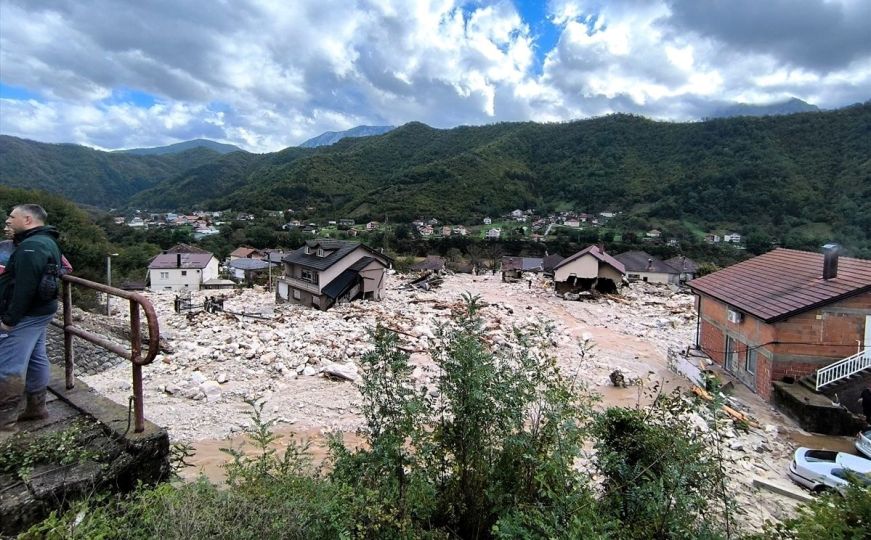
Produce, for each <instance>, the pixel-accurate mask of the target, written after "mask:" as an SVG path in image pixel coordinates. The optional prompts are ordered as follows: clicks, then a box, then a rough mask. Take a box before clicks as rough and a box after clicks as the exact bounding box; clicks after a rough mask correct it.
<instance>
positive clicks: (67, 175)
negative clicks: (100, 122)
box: [0, 102, 871, 252]
mask: <svg viewBox="0 0 871 540" xmlns="http://www.w3.org/2000/svg"><path fill="white" fill-rule="evenodd" d="M6 139H9V138H6ZM16 141H17V140H16ZM5 144H6V145H7V146H8V145H9V143H5ZM42 146H43V147H44V146H51V147H52V148H53V149H54V151H55V154H57V155H58V156H61V157H62V156H64V155H65V153H72V152H73V151H72V150H68V149H65V148H64V147H63V146H58V145H42ZM40 148H42V147H40ZM74 148H75V147H74ZM10 152H11V151H9V150H4V151H3V154H0V174H2V175H3V180H4V183H8V181H7V180H6V178H7V173H6V170H5V169H6V168H7V165H6V163H8V162H9V161H10V158H8V157H5V154H8V153H10ZM78 152H80V153H81V152H84V156H85V157H87V159H85V158H84V157H78V158H77V160H74V159H72V158H69V157H67V158H66V161H64V162H63V163H65V164H69V167H68V168H67V167H62V166H61V165H60V162H61V161H62V160H61V157H58V156H52V155H49V153H48V152H47V151H46V152H43V154H41V155H36V156H33V157H31V158H30V159H28V160H25V161H28V162H30V167H31V169H34V170H36V171H37V172H39V173H40V174H39V176H36V175H33V177H34V178H43V179H44V180H43V182H44V183H45V185H43V186H40V187H42V188H44V189H48V190H52V191H57V192H61V193H64V194H65V195H66V196H68V197H70V198H72V199H74V200H77V201H79V202H92V203H97V204H99V203H98V202H97V201H99V200H100V198H98V197H97V198H95V197H92V198H91V200H87V201H86V200H84V199H83V196H82V193H88V194H90V192H91V191H95V192H96V191H99V190H102V191H103V192H104V193H105V194H106V195H105V196H104V199H103V200H116V199H115V198H113V197H114V196H116V195H117V194H119V193H120V192H122V191H123V190H122V188H124V190H126V191H124V192H125V193H134V192H138V194H137V195H135V196H133V197H132V198H131V199H130V201H129V204H130V205H131V206H136V207H139V208H144V207H147V208H152V209H177V208H178V209H180V208H193V207H200V208H215V209H221V208H235V209H239V210H256V209H262V208H267V209H276V208H295V209H300V208H312V209H313V210H312V211H309V212H308V213H307V215H309V216H311V217H312V218H316V217H324V218H325V217H330V218H337V217H352V218H355V219H358V221H360V220H366V219H370V218H374V219H379V220H381V219H383V218H384V216H385V215H387V216H389V219H390V221H392V222H397V221H407V220H410V219H413V218H415V217H419V216H435V217H438V218H439V219H442V220H446V221H448V222H466V223H469V222H473V221H476V220H477V219H479V218H481V217H483V216H485V215H497V214H500V213H502V212H506V211H509V210H512V209H514V208H535V209H536V210H537V211H539V212H547V211H550V210H554V209H567V208H573V209H575V210H577V211H581V212H600V211H603V210H613V211H621V212H622V214H621V218H620V219H621V220H623V221H624V222H625V223H626V225H627V228H631V229H635V230H638V229H639V228H641V227H645V226H658V227H663V228H664V229H666V230H668V231H669V232H671V231H672V230H678V229H679V230H682V231H696V232H697V231H699V230H710V229H712V228H715V227H722V228H735V229H736V230H738V231H740V232H742V233H743V234H744V235H745V236H750V237H754V238H756V239H757V240H759V241H762V240H763V239H780V240H783V239H784V238H786V237H789V236H790V235H791V237H790V238H791V240H793V241H791V242H790V244H791V245H803V244H808V245H810V244H813V243H815V242H817V241H818V240H820V239H824V238H825V239H831V240H835V241H839V242H842V243H844V244H845V245H848V246H851V247H853V248H854V249H855V250H857V252H869V250H871V241H869V231H871V157H869V156H871V102H869V103H865V104H863V105H856V106H853V107H849V108H845V109H841V110H837V111H831V112H810V113H802V114H794V115H788V116H770V117H763V118H752V117H740V118H728V119H727V118H724V119H714V120H709V121H705V122H696V123H670V122H656V121H652V120H648V119H645V118H641V117H637V116H630V115H611V116H606V117H602V118H596V119H591V120H583V121H576V122H569V123H560V124H536V123H531V122H526V123H501V124H494V125H489V126H480V127H459V128H455V129H450V130H439V129H433V128H430V127H428V126H426V125H423V124H420V123H410V124H406V125H404V126H402V127H400V128H397V129H395V130H393V131H391V132H389V133H387V134H385V135H382V136H379V137H368V138H359V139H351V138H349V139H344V140H342V141H340V142H338V143H336V144H334V145H332V146H328V147H322V148H312V149H304V148H288V149H286V150H283V151H281V152H277V153H273V154H264V155H255V154H245V153H234V154H227V155H224V156H215V155H214V154H212V157H211V158H208V159H207V158H206V157H205V156H203V159H202V160H201V161H202V162H201V163H196V159H188V160H181V159H180V156H186V155H187V153H186V154H182V155H180V156H179V160H178V161H172V160H171V159H169V158H170V156H162V157H160V158H157V157H151V158H145V157H141V158H135V161H130V162H118V161H114V158H124V157H126V159H128V160H134V157H133V156H119V155H114V154H113V155H109V154H105V153H101V152H96V151H93V150H84V151H83V150H81V149H79V150H78ZM77 155H78V154H77ZM108 156H111V158H110V157H108ZM149 159H150V160H151V161H149ZM20 161H21V160H20V159H19V162H20ZM182 161H183V162H182ZM173 170H176V171H179V172H176V173H174V174H173ZM88 171H90V173H89V172H88ZM82 186H88V187H82ZM110 195H111V196H110ZM94 199H96V201H94ZM103 205H104V206H105V204H103Z"/></svg>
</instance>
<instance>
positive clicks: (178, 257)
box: [175, 253, 181, 268]
mask: <svg viewBox="0 0 871 540" xmlns="http://www.w3.org/2000/svg"><path fill="white" fill-rule="evenodd" d="M175 267H176V268H181V253H176V254H175Z"/></svg>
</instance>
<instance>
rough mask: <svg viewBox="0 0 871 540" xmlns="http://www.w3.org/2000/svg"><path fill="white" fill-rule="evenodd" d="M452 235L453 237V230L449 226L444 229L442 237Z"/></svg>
mask: <svg viewBox="0 0 871 540" xmlns="http://www.w3.org/2000/svg"><path fill="white" fill-rule="evenodd" d="M450 235H451V228H450V227H449V226H447V225H445V226H444V227H442V236H450Z"/></svg>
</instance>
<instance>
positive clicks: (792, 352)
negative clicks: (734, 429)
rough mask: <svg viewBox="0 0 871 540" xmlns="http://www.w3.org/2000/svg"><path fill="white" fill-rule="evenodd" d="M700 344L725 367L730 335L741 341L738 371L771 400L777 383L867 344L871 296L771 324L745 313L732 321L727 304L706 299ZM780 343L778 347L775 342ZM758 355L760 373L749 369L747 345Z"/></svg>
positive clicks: (863, 296) (812, 370) (824, 364)
mask: <svg viewBox="0 0 871 540" xmlns="http://www.w3.org/2000/svg"><path fill="white" fill-rule="evenodd" d="M700 313H701V321H700V332H699V345H700V346H701V348H702V350H704V351H705V352H706V353H707V354H708V355H709V356H710V357H711V358H712V359H713V360H714V361H715V362H716V363H717V364H719V365H721V366H725V348H726V337H727V336H729V337H731V338H733V339H734V340H735V341H736V342H737V343H738V347H737V350H738V353H739V354H738V360H739V361H738V363H737V364H738V365H737V366H736V369H734V370H733V373H734V374H735V376H736V377H738V379H739V380H741V381H742V382H744V383H745V384H746V385H747V386H749V387H750V388H752V389H753V390H754V391H755V392H757V393H758V394H759V395H760V396H762V397H764V398H766V399H769V398H770V397H771V382H772V381H779V380H783V378H784V377H792V378H794V379H799V378H801V377H804V376H806V375H810V374H811V373H813V372H815V371H816V370H818V369H820V368H822V367H825V366H827V365H829V364H831V363H832V362H835V361H837V360H840V359H842V358H846V357H847V356H850V355H852V354H855V353H856V351H857V348H856V347H857V343H856V340H863V339H864V333H865V324H866V317H867V316H868V315H871V293H865V294H862V295H858V296H854V297H852V298H848V299H846V300H842V301H840V302H836V303H833V304H829V305H827V306H823V307H821V308H819V309H816V310H812V311H808V312H805V313H801V314H799V315H796V316H795V317H790V318H789V319H786V320H784V321H780V322H777V323H774V324H766V323H765V322H763V321H762V320H760V319H757V318H756V317H754V316H752V315H749V314H745V316H744V319H743V320H742V321H741V322H740V323H733V322H729V321H728V318H727V305H726V304H725V303H723V302H720V301H719V300H716V299H714V298H711V297H708V296H705V295H702V297H701V303H700ZM775 342H776V343H775ZM748 346H750V347H753V348H754V349H755V350H756V352H757V366H756V373H755V374H753V375H751V374H749V373H747V372H746V370H744V369H743V367H744V360H745V359H746V351H747V347H748Z"/></svg>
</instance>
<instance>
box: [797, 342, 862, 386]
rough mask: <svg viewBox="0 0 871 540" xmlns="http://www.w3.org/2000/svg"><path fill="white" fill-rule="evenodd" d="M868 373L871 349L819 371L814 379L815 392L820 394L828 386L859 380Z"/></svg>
mask: <svg viewBox="0 0 871 540" xmlns="http://www.w3.org/2000/svg"><path fill="white" fill-rule="evenodd" d="M868 372H871V348H866V349H864V350H862V351H859V352H857V353H856V354H854V355H853V356H848V357H847V358H844V359H843V360H838V361H837V362H835V363H833V364H829V365H828V366H826V367H824V368H821V369H818V370H817V372H816V376H815V377H814V378H813V379H814V381H813V382H814V388H813V390H814V391H815V392H819V391H820V390H821V389H823V388H824V387H826V386H828V387H830V388H831V385H834V384H837V383H841V382H846V381H850V380H853V379H857V378H859V377H862V376H863V375H864V374H866V373H868ZM802 382H804V381H802Z"/></svg>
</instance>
